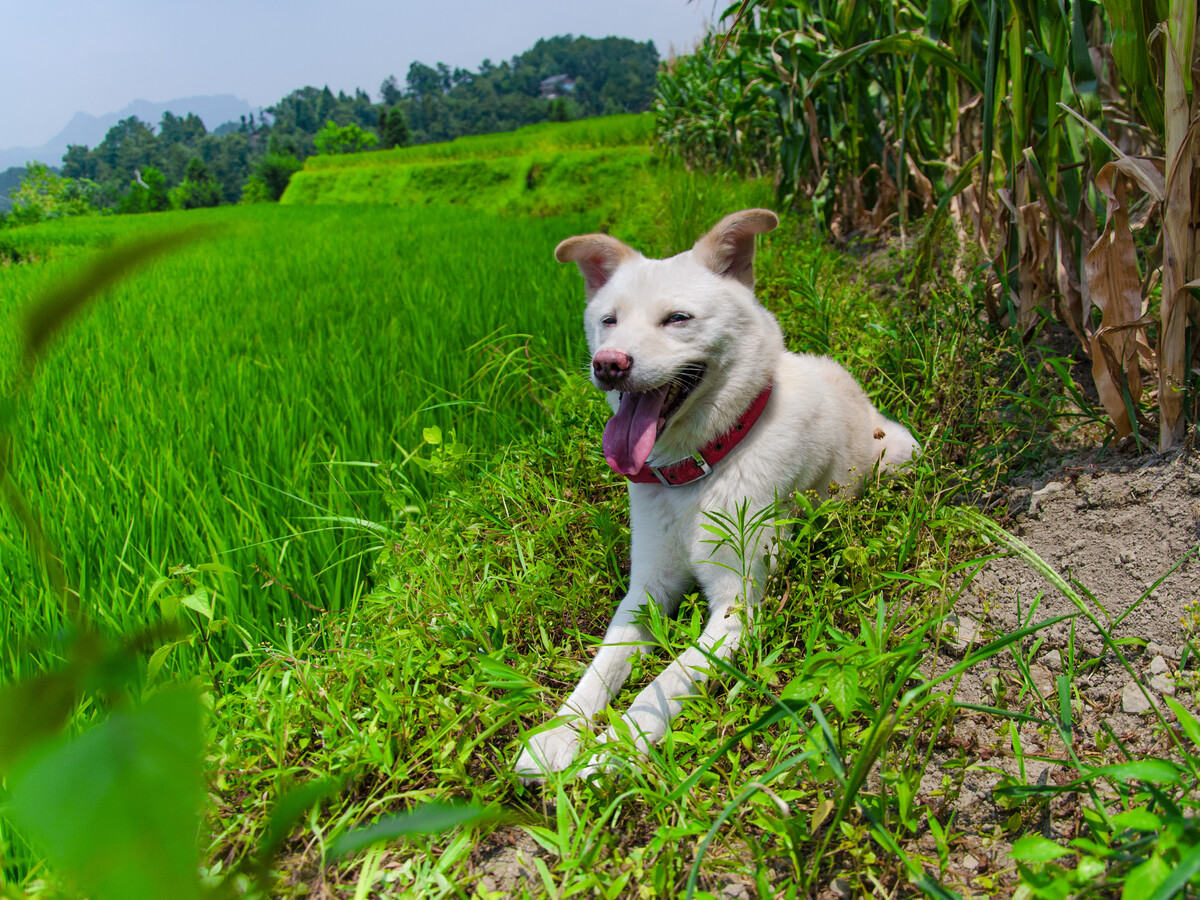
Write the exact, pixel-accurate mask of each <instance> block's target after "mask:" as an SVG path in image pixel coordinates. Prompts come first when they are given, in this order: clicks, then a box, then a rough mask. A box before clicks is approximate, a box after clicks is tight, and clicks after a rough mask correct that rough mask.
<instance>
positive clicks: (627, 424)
mask: <svg viewBox="0 0 1200 900" xmlns="http://www.w3.org/2000/svg"><path fill="white" fill-rule="evenodd" d="M666 399H667V386H666V385H663V386H662V387H660V388H658V389H657V390H653V391H646V392H644V393H641V394H634V393H624V394H622V395H621V405H620V406H618V407H617V412H616V415H614V416H613V417H612V418H611V419H609V420H608V424H607V425H605V426H604V458H605V459H607V460H608V464H609V465H610V466H612V470H613V471H614V472H617V473H618V474H620V475H633V474H636V473H637V472H638V471H640V470H641V468H642V466H643V465H645V464H646V460H647V459H649V458H650V451H651V450H653V449H654V439H655V438H656V437H657V436H658V414H659V413H660V412H661V411H662V405H663V401H664V400H666Z"/></svg>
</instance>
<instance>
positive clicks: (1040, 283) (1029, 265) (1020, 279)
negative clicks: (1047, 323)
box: [1017, 201, 1052, 335]
mask: <svg viewBox="0 0 1200 900" xmlns="http://www.w3.org/2000/svg"><path fill="white" fill-rule="evenodd" d="M1043 211H1044V210H1043V204H1042V202H1041V201H1037V202H1035V203H1026V204H1025V205H1024V206H1022V207H1021V219H1020V221H1021V223H1022V226H1023V227H1021V228H1020V229H1018V232H1017V241H1018V247H1019V248H1020V252H1021V256H1020V263H1019V265H1020V268H1019V269H1018V270H1017V283H1018V284H1019V286H1020V288H1019V290H1020V293H1019V297H1018V303H1017V328H1018V330H1019V331H1020V333H1021V334H1022V335H1028V334H1029V332H1031V331H1032V330H1033V326H1034V325H1035V324H1036V323H1037V311H1038V308H1039V307H1040V306H1041V304H1042V300H1043V299H1044V298H1045V297H1047V296H1048V295H1049V294H1050V287H1049V285H1048V284H1047V283H1046V278H1045V272H1046V262H1047V260H1049V259H1050V253H1051V249H1052V248H1051V246H1050V241H1049V240H1047V239H1046V234H1045V232H1044V231H1042V213H1043Z"/></svg>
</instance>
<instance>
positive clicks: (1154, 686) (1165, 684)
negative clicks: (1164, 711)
mask: <svg viewBox="0 0 1200 900" xmlns="http://www.w3.org/2000/svg"><path fill="white" fill-rule="evenodd" d="M1149 687H1150V689H1151V690H1154V691H1158V692H1159V693H1160V694H1166V695H1167V696H1168V697H1174V696H1175V679H1174V678H1172V677H1171V676H1170V675H1155V676H1154V677H1153V678H1151V679H1150V683H1149Z"/></svg>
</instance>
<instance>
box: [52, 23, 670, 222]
mask: <svg viewBox="0 0 1200 900" xmlns="http://www.w3.org/2000/svg"><path fill="white" fill-rule="evenodd" d="M657 64H658V55H657V52H656V51H655V50H654V46H653V44H651V43H646V44H639V43H636V42H634V41H630V40H626V39H623V38H604V39H602V40H592V39H590V38H571V37H569V36H568V37H556V38H551V39H549V40H543V41H539V42H538V44H537V45H536V46H535V47H534V48H532V49H530V50H529V51H527V52H526V53H523V54H521V55H519V56H516V57H513V59H512V60H511V61H510V62H505V63H502V64H501V65H499V66H492V65H491V64H490V63H489V62H488V61H487V60H485V61H484V62H483V64H481V66H480V69H479V71H478V72H475V73H472V72H467V71H465V70H463V69H458V70H455V71H454V72H451V71H450V70H449V69H448V68H447V67H446V66H445V65H443V64H441V63H438V64H437V66H436V67H430V66H426V65H424V64H422V63H414V78H415V81H414V85H417V86H422V85H423V86H424V87H421V88H420V90H414V89H413V87H411V86H410V89H409V90H408V91H407V92H405V91H402V90H401V89H400V87H399V85H398V84H397V82H396V79H395V78H394V77H391V78H389V79H386V80H385V81H384V84H383V85H381V94H382V97H381V99H382V103H381V104H379V105H377V104H374V103H372V102H371V98H370V97H369V96H368V94H367V93H366V92H365V91H363V90H361V89H357V88H356V89H355V90H354V92H353V93H352V94H347V93H346V92H344V91H338V92H337V93H336V94H335V93H334V92H333V91H331V90H330V89H329V88H328V87H324V88H316V87H312V86H306V87H303V88H300V89H298V90H295V91H292V92H291V93H290V94H288V95H287V96H285V97H282V98H280V100H279V101H278V102H276V103H275V104H273V105H272V106H269V107H268V108H267V109H266V111H265V115H263V116H262V117H260V118H258V119H256V118H255V116H254V115H253V114H251V115H250V116H249V117H248V118H245V117H244V118H243V119H242V121H241V123H240V124H238V125H236V126H235V127H234V128H233V129H232V130H225V129H218V130H219V131H220V132H221V133H219V134H218V133H210V132H208V131H207V130H206V128H205V125H204V123H203V122H201V121H200V119H199V118H197V117H196V116H194V115H190V114H189V115H188V116H186V117H179V116H174V115H172V114H171V113H169V112H167V113H164V114H163V118H162V121H161V122H160V123H159V124H158V126H157V133H156V132H155V128H154V127H153V125H152V124H149V123H145V122H141V121H139V120H138V119H137V118H136V117H131V118H129V119H124V120H122V121H121V122H119V123H117V125H114V126H113V127H112V128H111V129H109V131H108V134H107V135H106V136H105V139H104V140H103V141H102V142H101V143H100V145H99V146H97V147H95V148H92V149H89V148H88V147H85V146H77V145H76V146H72V147H69V148H68V150H67V153H66V155H65V156H64V158H63V174H64V175H65V176H67V177H69V178H72V179H81V178H86V179H90V180H92V181H95V182H96V183H97V184H98V185H99V186H100V187H99V188H98V190H97V192H96V198H95V201H94V202H95V203H96V204H98V205H100V206H102V207H104V208H107V209H119V208H122V203H126V204H127V206H126V208H128V209H136V210H142V209H143V208H144V206H143V204H144V201H145V198H141V199H137V198H133V199H130V195H131V193H134V192H135V188H136V185H134V184H133V183H132V179H133V174H134V169H135V168H137V169H140V170H141V171H143V172H145V171H146V170H147V169H149V168H155V169H157V170H158V171H160V172H162V173H163V175H164V176H165V178H166V184H167V186H168V187H170V188H176V187H178V186H179V185H180V184H181V182H182V181H183V180H184V179H185V177H186V171H185V170H186V167H187V165H188V162H189V160H190V159H192V158H195V157H199V158H201V159H202V160H203V162H204V164H205V166H206V167H207V169H208V172H209V174H210V177H211V178H212V179H213V180H214V181H215V182H216V183H217V184H219V185H220V198H221V202H223V203H236V202H238V200H239V199H242V200H243V201H245V202H261V201H262V200H264V199H276V200H277V199H278V198H279V196H280V195H281V194H282V192H283V188H282V187H280V186H279V184H278V181H277V179H275V178H273V177H271V176H270V175H268V174H267V173H265V172H264V171H262V169H261V166H262V165H263V163H264V160H265V158H266V157H268V156H274V155H278V154H285V155H290V156H292V157H295V158H296V159H298V160H301V161H303V160H304V159H306V158H307V157H309V156H311V155H312V154H314V153H329V154H342V153H351V152H353V151H355V150H361V149H366V148H368V147H371V146H374V144H373V143H372V142H371V140H370V139H369V138H367V137H364V136H365V135H366V134H368V133H370V132H376V131H377V132H378V136H379V141H380V146H382V147H383V148H390V147H404V146H406V145H408V144H409V143H417V144H423V143H428V142H430V141H448V140H452V139H454V138H456V137H459V136H461V135H471V134H484V133H490V132H499V131H507V130H511V129H513V128H518V127H520V126H523V125H528V124H531V123H534V122H541V121H545V120H546V119H547V118H548V116H549V114H550V111H551V105H552V103H553V102H554V101H552V100H551V99H547V98H544V97H542V96H541V95H540V90H539V85H540V80H541V79H542V78H545V77H547V76H551V75H559V74H570V75H572V76H573V79H574V80H573V84H574V89H573V91H572V93H571V98H570V102H569V104H567V105H566V106H565V107H563V106H562V105H561V104H560V107H559V108H563V109H566V110H567V111H568V113H569V116H570V118H577V117H583V116H596V115H607V114H612V113H618V112H627V111H641V110H645V109H647V108H648V107H649V105H650V100H651V95H652V91H653V87H654V78H655V69H656V67H657ZM429 73H432V74H429ZM430 85H432V86H433V87H434V89H433V90H427V88H428V87H429V86H430ZM443 88H445V90H444V91H443ZM329 122H333V123H334V126H336V128H337V129H347V130H346V131H339V132H338V133H337V134H334V133H331V132H329V131H328V129H329V128H330V126H329V125H328V123H329ZM389 122H390V126H389ZM355 129H357V131H356V130H355ZM322 132H324V134H325V136H324V137H322V144H321V147H318V146H317V144H316V143H315V141H316V136H317V135H318V134H319V133H322ZM372 136H374V135H372ZM251 179H257V182H256V183H254V184H249V185H248V184H247V182H249V181H250V180H251ZM264 185H265V186H266V189H267V190H266V193H265V195H264V191H263V187H264ZM137 190H141V189H140V188H137ZM194 193H195V192H194V190H193V186H191V185H189V187H188V188H187V189H185V190H184V191H181V192H179V193H178V194H177V199H178V201H179V208H192V207H189V206H187V205H186V202H187V201H186V197H189V196H192V195H193V194H194ZM202 193H203V197H202V198H201V199H202V202H200V203H198V204H196V205H201V206H202V205H206V204H207V202H208V200H209V199H210V198H211V195H210V193H209V190H208V188H207V187H206V188H205V189H204V191H203V192H202ZM162 208H166V207H165V206H164V207H162Z"/></svg>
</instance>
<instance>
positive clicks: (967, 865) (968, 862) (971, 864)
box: [962, 853, 979, 872]
mask: <svg viewBox="0 0 1200 900" xmlns="http://www.w3.org/2000/svg"><path fill="white" fill-rule="evenodd" d="M962 867H963V868H964V869H967V870H968V871H971V872H974V871H975V870H976V869H978V868H979V860H977V859H976V858H975V857H974V856H972V855H971V854H970V853H968V854H967V855H966V856H964V857H963V858H962Z"/></svg>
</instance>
